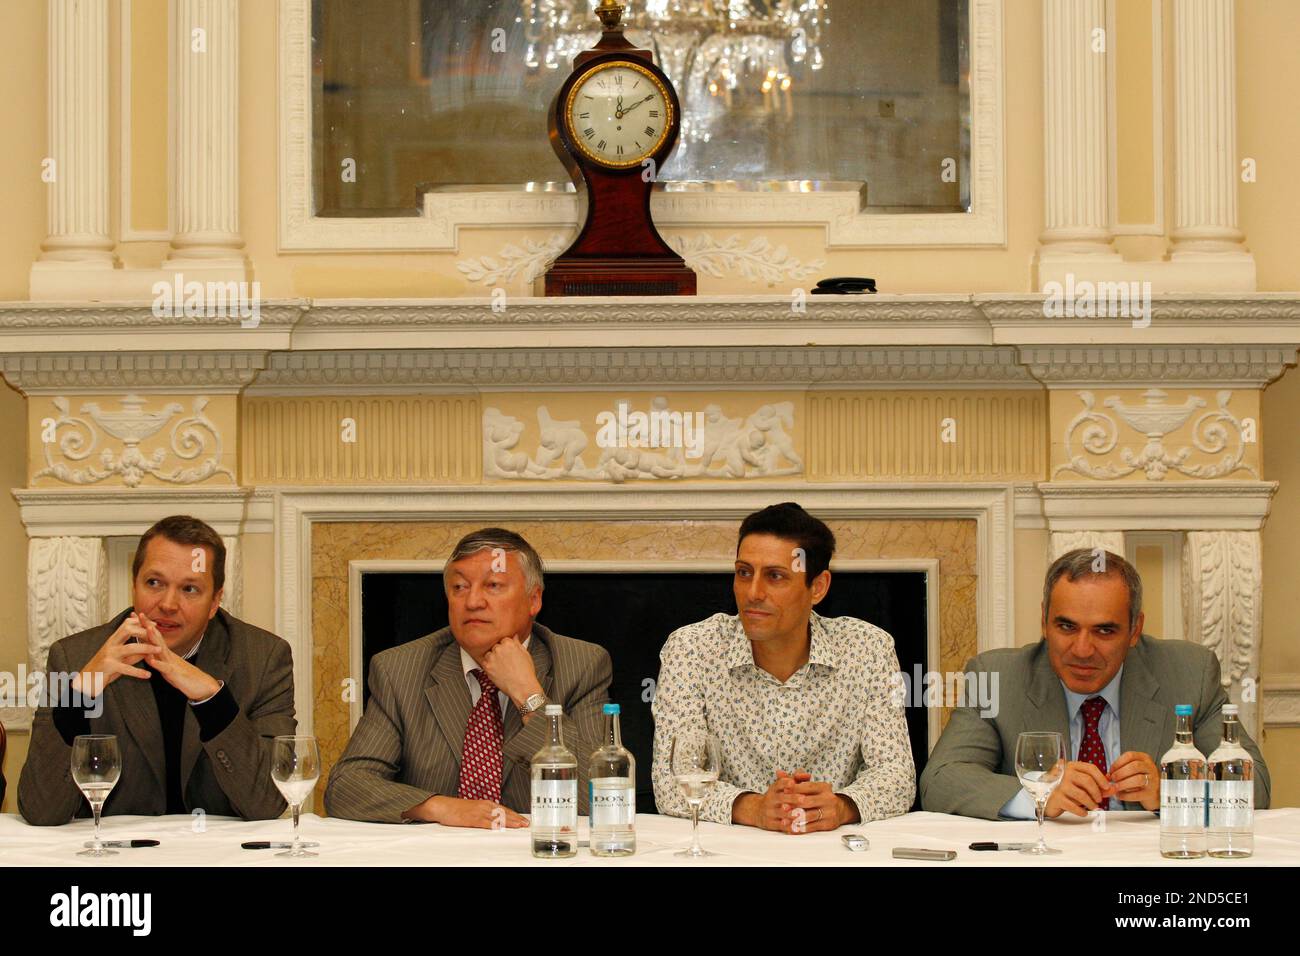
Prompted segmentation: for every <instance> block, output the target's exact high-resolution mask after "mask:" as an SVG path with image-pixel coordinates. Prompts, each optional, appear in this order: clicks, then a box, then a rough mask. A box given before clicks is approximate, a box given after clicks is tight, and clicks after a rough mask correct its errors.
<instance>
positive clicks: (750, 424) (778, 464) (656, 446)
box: [483, 396, 804, 483]
mask: <svg viewBox="0 0 1300 956" xmlns="http://www.w3.org/2000/svg"><path fill="white" fill-rule="evenodd" d="M537 424H538V430H539V436H540V437H539V440H538V443H537V447H536V450H535V451H534V452H533V453H532V454H528V453H526V452H525V451H522V450H520V449H519V448H518V446H519V444H520V442H521V440H522V438H523V432H524V428H525V425H524V422H523V421H521V420H520V419H518V418H516V417H514V416H512V415H507V414H504V413H502V411H501V410H500V409H499V408H496V407H488V408H485V409H484V410H483V475H484V477H485V478H503V479H509V480H529V479H532V480H554V479H570V480H572V479H577V480H583V481H612V482H615V483H622V482H624V481H626V480H628V479H636V478H650V479H654V478H771V477H777V476H782V475H797V474H802V473H803V468H804V464H803V458H802V457H801V456H800V455H799V453H798V452H797V451H796V450H795V447H794V441H793V439H792V438H791V432H792V431H793V430H794V403H793V402H774V403H770V404H765V405H761V406H760V407H759V408H758V409H756V410H755V411H754V412H752V413H750V414H749V415H748V416H746V417H744V418H739V417H737V418H731V417H728V415H727V413H726V412H725V411H724V410H723V408H722V406H721V405H718V404H709V405H707V406H705V408H704V410H703V411H680V410H675V409H670V408H669V407H668V399H666V398H664V397H662V396H658V397H656V398H654V400H653V401H652V402H651V403H650V408H649V409H648V410H641V409H634V408H633V407H632V404H631V402H629V401H628V400H627V399H620V400H618V401H617V402H615V403H614V410H613V411H602V412H600V413H599V414H598V415H597V416H596V422H595V424H594V425H593V426H591V427H588V426H586V425H585V424H584V423H583V422H581V421H578V420H557V419H555V418H553V417H552V416H551V413H550V411H549V409H548V408H547V406H545V405H541V406H538V408H537Z"/></svg>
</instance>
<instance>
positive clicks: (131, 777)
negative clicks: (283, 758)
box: [18, 608, 297, 826]
mask: <svg viewBox="0 0 1300 956" xmlns="http://www.w3.org/2000/svg"><path fill="white" fill-rule="evenodd" d="M130 613H131V609H130V608H127V609H126V610H125V611H123V612H122V613H121V614H119V615H118V616H117V617H115V618H113V620H111V621H109V622H108V623H107V624H102V625H100V626H99V627H93V628H91V629H90V630H87V631H81V632H80V633H78V634H73V635H72V636H71V637H65V638H63V640H61V641H58V642H56V643H55V644H54V645H53V646H52V647H51V648H50V656H49V662H48V663H47V665H46V670H47V671H49V672H53V673H57V672H64V673H72V672H76V671H79V670H81V669H82V668H83V667H85V665H86V664H87V663H88V662H89V661H90V659H91V658H92V657H94V656H95V653H96V652H97V651H98V650H99V648H100V647H102V646H103V644H104V641H106V640H108V638H109V635H111V634H112V633H113V632H114V631H115V630H117V628H118V626H119V625H120V624H121V623H122V621H123V620H124V619H125V618H126V616H127V615H128V614H130ZM192 663H193V664H194V665H195V666H196V667H198V668H199V669H200V670H202V671H205V672H206V673H208V674H211V675H212V676H213V677H215V678H217V679H218V680H224V681H225V682H226V687H228V688H229V689H230V692H231V693H232V694H233V695H234V697H235V701H236V703H237V704H238V705H239V713H238V714H236V715H235V718H234V719H233V720H232V721H231V722H230V724H229V725H228V726H227V727H226V729H225V730H223V731H222V732H221V733H219V734H217V736H215V737H213V738H212V739H211V740H209V741H207V742H206V743H205V742H203V741H201V740H200V739H199V722H198V718H196V717H195V716H194V714H192V713H186V714H185V727H184V731H183V735H182V738H181V792H182V794H183V796H184V800H185V806H186V808H187V809H189V810H191V811H194V810H199V809H201V810H203V811H204V812H205V813H209V814H212V815H214V816H238V817H243V818H244V819H246V820H262V819H274V818H275V817H278V816H279V815H280V814H281V813H283V812H284V809H285V802H284V798H282V797H281V796H280V792H279V791H278V790H277V789H276V787H275V784H274V783H273V782H272V780H271V738H273V737H275V736H277V735H279V734H292V733H294V731H295V729H296V727H297V721H296V720H295V719H294V713H293V658H292V655H291V653H290V650H289V644H288V643H287V642H286V641H285V640H283V639H282V638H279V637H276V636H275V635H274V634H272V633H270V632H269V631H264V630H262V629H261V628H258V627H254V626H253V625H251V624H247V623H245V622H244V621H241V620H239V618H237V617H233V616H231V615H230V614H228V613H226V611H225V610H224V609H221V610H218V611H217V613H216V615H215V616H214V617H213V618H212V620H211V621H210V622H208V629H207V633H206V634H205V635H204V637H203V643H202V644H201V645H200V646H199V652H198V654H197V655H196V656H195V657H194V659H193V661H192ZM154 679H158V678H150V680H154ZM90 729H91V732H92V733H96V734H116V735H117V745H118V748H119V750H120V751H121V754H122V776H121V777H120V778H119V779H118V781H117V786H115V787H114V788H113V792H112V793H110V794H109V796H108V800H107V802H106V803H105V804H104V813H105V814H106V815H107V814H142V815H148V814H152V815H157V814H162V813H165V812H166V811H167V786H166V780H165V777H164V761H165V756H164V753H163V733H162V722H161V720H160V719H159V717H158V705H157V703H156V702H155V700H154V694H153V690H152V689H151V688H150V686H149V684H148V682H147V681H144V680H140V679H138V678H134V677H120V678H118V679H117V680H115V681H113V683H111V684H109V685H108V687H106V688H105V689H104V707H103V713H102V714H100V716H98V717H92V718H90ZM18 811H19V812H20V813H21V814H22V815H23V817H24V818H25V819H26V820H27V822H28V823H31V824H35V825H36V826H54V825H58V824H62V823H67V822H68V821H69V820H71V819H72V818H73V817H74V816H83V817H84V816H89V815H90V806H89V804H87V803H86V801H85V800H84V799H83V798H82V796H81V791H80V790H78V789H77V785H76V784H75V783H73V782H72V748H71V747H69V746H68V744H67V743H65V742H64V740H63V737H62V736H61V735H60V734H59V731H58V729H57V728H56V727H55V726H54V718H53V715H52V713H51V710H50V707H49V702H48V701H47V702H46V703H45V704H43V705H42V706H41V707H39V708H37V711H36V717H35V719H34V720H33V721H32V740H31V748H30V750H29V751H28V754H27V763H25V764H24V765H23V771H22V776H21V777H20V778H19V780H18Z"/></svg>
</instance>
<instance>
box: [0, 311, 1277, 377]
mask: <svg viewBox="0 0 1300 956" xmlns="http://www.w3.org/2000/svg"><path fill="white" fill-rule="evenodd" d="M1043 301H1044V297H1043V296H1041V295H1032V296H1028V295H1019V294H978V295H961V294H945V293H934V294H925V295H894V294H880V295H858V296H845V295H840V296H813V295H809V296H807V297H806V299H805V300H804V301H802V302H800V301H799V300H798V298H797V297H795V296H792V295H779V294H776V295H774V294H760V295H743V296H737V295H727V296H638V297H634V298H621V299H617V300H615V299H610V298H578V297H573V298H546V297H537V296H509V297H507V298H506V300H505V301H504V302H501V303H494V300H493V299H492V298H491V297H490V296H485V297H483V298H463V297H462V298H447V299H381V300H376V299H333V300H329V299H321V300H276V301H273V302H265V303H262V306H261V309H262V318H261V322H260V323H259V325H258V326H257V327H256V328H247V329H245V328H242V327H241V325H240V323H241V320H240V319H239V318H237V317H230V318H205V317H200V316H191V317H185V316H178V317H173V316H171V315H169V314H159V315H155V314H154V310H153V309H152V308H151V307H150V304H148V303H139V302H137V303H123V304H120V305H117V304H106V303H81V304H53V303H52V304H49V305H45V304H36V303H31V302H8V303H0V352H4V353H10V354H18V353H26V352H41V353H60V354H61V353H66V352H67V348H68V342H69V341H70V339H69V335H76V336H77V341H78V344H80V345H83V349H82V351H83V352H87V353H90V352H93V353H100V354H104V353H111V352H128V353H141V352H155V351H161V352H171V351H182V352H187V353H189V352H198V351H214V352H222V353H228V352H241V351H266V352H276V351H291V352H312V351H320V350H327V351H343V352H352V351H356V350H357V349H358V334H359V333H366V334H367V338H366V340H365V346H366V348H367V349H368V350H395V349H401V350H403V351H406V350H408V349H413V350H421V351H423V350H429V349H439V350H441V349H453V350H464V349H465V346H466V343H467V342H472V343H473V344H474V346H475V348H478V349H485V348H499V347H508V348H509V349H510V350H512V351H520V350H533V349H536V350H545V351H546V352H547V353H549V354H558V353H559V352H560V351H562V350H565V349H619V350H623V351H628V350H632V349H645V348H646V343H647V341H653V342H654V348H655V349H659V350H663V349H670V348H671V349H675V350H680V349H682V348H690V349H698V348H722V347H726V348H733V349H734V348H742V349H748V348H772V347H799V348H809V347H811V348H816V349H827V348H846V347H857V348H870V349H886V350H890V354H900V355H907V354H914V353H897V352H893V351H892V350H896V349H900V348H912V347H915V348H918V349H925V350H935V349H943V350H956V349H970V348H1008V347H1019V348H1021V349H1025V350H1027V351H1026V353H1025V354H1026V356H1027V358H1026V361H1029V362H1030V364H1032V365H1035V366H1037V365H1042V366H1047V368H1046V370H1044V371H1042V372H1041V374H1043V375H1044V377H1045V378H1048V379H1049V380H1050V383H1051V384H1055V380H1054V379H1052V376H1054V375H1057V373H1056V372H1055V371H1053V369H1054V368H1055V366H1057V365H1061V366H1062V369H1061V372H1060V375H1064V376H1065V378H1061V379H1060V384H1062V385H1064V384H1067V383H1068V381H1069V377H1070V376H1071V375H1079V376H1084V377H1088V376H1094V375H1095V377H1094V378H1092V379H1091V383H1095V381H1096V380H1098V379H1101V380H1105V381H1110V380H1112V379H1115V380H1124V381H1134V382H1135V383H1136V382H1137V381H1149V382H1150V384H1156V385H1158V384H1159V383H1160V382H1161V381H1164V380H1165V379H1166V378H1168V377H1176V378H1179V379H1181V380H1188V381H1190V380H1193V379H1195V378H1196V377H1197V376H1202V375H1203V376H1205V377H1206V378H1205V379H1203V381H1205V382H1206V383H1210V382H1213V383H1214V384H1221V385H1225V386H1226V385H1232V384H1239V385H1243V386H1244V385H1246V384H1252V385H1253V386H1254V387H1258V385H1259V384H1260V383H1261V381H1266V380H1267V377H1268V376H1273V377H1276V374H1278V373H1279V372H1280V371H1281V370H1282V369H1283V368H1284V367H1285V366H1286V365H1288V364H1293V363H1294V361H1295V351H1296V347H1297V345H1298V344H1300V294H1296V293H1289V292H1288V293H1253V294H1248V295H1241V296H1235V297H1227V296H1217V295H1215V296H1198V295H1168V296H1164V295H1162V296H1153V297H1152V301H1151V309H1152V315H1153V321H1152V324H1151V325H1150V326H1149V327H1147V328H1134V327H1133V326H1132V323H1131V322H1130V321H1129V320H1124V319H1120V320H1112V319H1086V318H1058V319H1048V318H1046V317H1045V316H1044V314H1043ZM494 304H496V306H497V309H496V310H495V311H494V309H493V306H494ZM650 334H653V339H650V338H648V336H649V335H650ZM810 342H812V343H815V344H814V345H813V346H810V345H809V343H810ZM1116 350H1118V351H1116ZM1126 350H1131V351H1126ZM678 354H680V352H679V353H678ZM936 354H938V353H936ZM953 354H954V352H952V351H949V352H948V353H947V355H949V356H951V355H953ZM889 361H893V360H892V359H890V360H889ZM905 361H906V360H905V359H903V358H900V364H902V363H905ZM950 363H951V359H950V358H949V359H944V360H943V364H950ZM980 364H981V365H986V364H987V363H986V362H984V361H982V360H981V362H980ZM1147 365H1150V368H1146V366H1147ZM1108 370H1109V371H1108ZM1216 376H1218V378H1216Z"/></svg>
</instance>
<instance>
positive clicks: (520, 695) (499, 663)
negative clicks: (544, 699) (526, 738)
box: [479, 636, 543, 722]
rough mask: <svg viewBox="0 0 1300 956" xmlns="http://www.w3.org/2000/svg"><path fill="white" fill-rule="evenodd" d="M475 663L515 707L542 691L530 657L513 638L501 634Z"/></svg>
mask: <svg viewBox="0 0 1300 956" xmlns="http://www.w3.org/2000/svg"><path fill="white" fill-rule="evenodd" d="M479 666H481V667H482V668H483V670H484V672H485V673H486V674H487V676H488V677H489V678H491V680H492V683H494V684H496V686H497V690H503V691H505V693H506V696H507V697H509V698H510V699H511V701H513V702H514V705H515V706H516V707H523V705H524V703H525V702H526V701H527V700H528V698H529V697H532V696H533V695H534V694H541V693H543V691H542V685H541V683H540V682H539V681H538V680H537V670H536V669H535V668H534V667H533V657H532V655H531V654H529V653H528V651H527V650H525V649H524V645H523V644H522V643H521V642H520V641H519V638H517V637H514V636H511V637H505V638H502V639H501V640H499V641H497V642H496V643H495V644H493V645H492V646H491V647H490V648H488V652H487V653H486V654H484V655H483V659H482V660H481V661H479ZM528 716H529V717H531V716H532V715H531V714H530V715H528ZM525 722H527V718H525Z"/></svg>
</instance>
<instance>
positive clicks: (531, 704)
mask: <svg viewBox="0 0 1300 956" xmlns="http://www.w3.org/2000/svg"><path fill="white" fill-rule="evenodd" d="M545 706H546V695H545V694H533V695H532V696H531V697H529V698H528V699H527V700H526V701H524V703H523V706H522V707H520V708H519V712H520V713H521V714H523V715H524V716H525V717H527V716H528V715H529V714H535V713H537V712H538V711H539V710H541V709H542V708H543V707H545Z"/></svg>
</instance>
